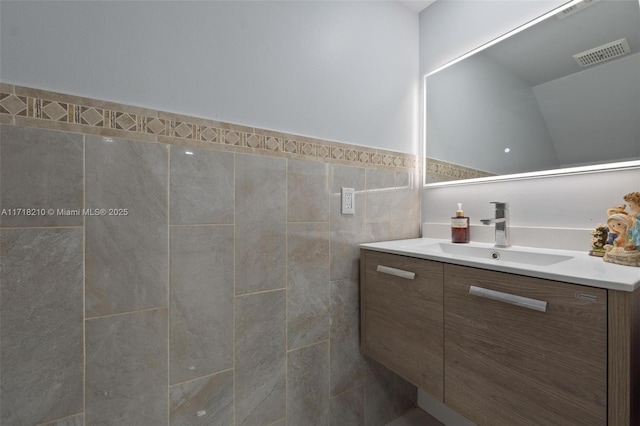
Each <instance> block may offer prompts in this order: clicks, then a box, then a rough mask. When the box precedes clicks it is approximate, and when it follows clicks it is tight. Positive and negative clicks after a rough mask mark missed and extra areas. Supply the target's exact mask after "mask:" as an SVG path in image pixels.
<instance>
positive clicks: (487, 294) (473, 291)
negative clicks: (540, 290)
mask: <svg viewBox="0 0 640 426" xmlns="http://www.w3.org/2000/svg"><path fill="white" fill-rule="evenodd" d="M469 294H470V295H472V296H479V297H484V298H486V299H491V300H496V301H498V302H504V303H509V304H510V305H515V306H522V307H523V308H527V309H533V310H534V311H540V312H547V302H545V301H543V300H537V299H531V298H529V297H523V296H516V295H515V294H510V293H503V292H501V291H495V290H489V289H487V288H482V287H476V286H473V285H472V286H470V287H469Z"/></svg>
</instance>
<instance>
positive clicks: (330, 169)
mask: <svg viewBox="0 0 640 426" xmlns="http://www.w3.org/2000/svg"><path fill="white" fill-rule="evenodd" d="M326 170H327V177H326V185H327V186H326V188H327V195H326V199H327V202H328V203H329V235H328V237H329V241H328V242H329V244H328V245H329V247H328V250H329V256H328V259H329V260H328V262H329V265H327V266H328V267H327V271H328V272H329V276H328V277H327V282H328V284H329V305H328V306H327V309H328V310H329V312H328V314H329V315H328V317H329V318H328V320H329V327H328V330H327V335H328V336H329V355H328V357H327V358H328V360H329V380H328V381H329V419H331V378H332V374H331V335H332V332H331V330H332V327H331V325H332V324H333V321H332V313H333V285H331V240H332V232H331V225H332V223H333V222H332V219H333V209H332V208H331V207H332V206H331V182H332V180H333V167H332V166H329V167H327V169H326ZM363 420H364V419H363Z"/></svg>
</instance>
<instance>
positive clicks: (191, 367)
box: [169, 225, 234, 383]
mask: <svg viewBox="0 0 640 426" xmlns="http://www.w3.org/2000/svg"><path fill="white" fill-rule="evenodd" d="M170 289H171V290H170V292H171V294H170V296H169V297H170V306H171V310H170V312H171V313H170V338H169V342H170V343H169V345H170V351H169V354H170V357H169V360H170V365H171V383H177V382H183V381H185V380H189V379H193V378H196V377H201V376H205V375H208V374H211V373H215V372H217V371H222V370H226V369H228V368H231V367H233V299H234V294H233V226H228V225H214V226H172V227H171V286H170Z"/></svg>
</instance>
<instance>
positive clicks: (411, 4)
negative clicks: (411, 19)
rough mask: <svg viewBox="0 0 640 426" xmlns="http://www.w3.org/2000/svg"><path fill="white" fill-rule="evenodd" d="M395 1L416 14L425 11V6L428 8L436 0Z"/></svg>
mask: <svg viewBox="0 0 640 426" xmlns="http://www.w3.org/2000/svg"><path fill="white" fill-rule="evenodd" d="M397 1H398V2H399V3H402V4H403V5H405V6H406V7H408V8H409V9H411V10H413V11H415V12H417V13H420V12H422V11H423V10H424V9H426V8H427V6H430V5H431V4H432V3H434V2H435V1H436V0H397Z"/></svg>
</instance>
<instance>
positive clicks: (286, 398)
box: [283, 159, 289, 419]
mask: <svg viewBox="0 0 640 426" xmlns="http://www.w3.org/2000/svg"><path fill="white" fill-rule="evenodd" d="M284 285H285V291H284V357H283V358H284V417H285V419H286V418H287V415H288V414H289V357H288V356H287V353H288V352H287V348H288V347H289V159H286V160H285V163H284Z"/></svg>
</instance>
